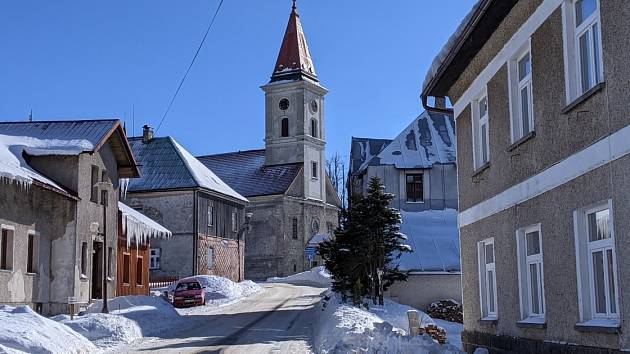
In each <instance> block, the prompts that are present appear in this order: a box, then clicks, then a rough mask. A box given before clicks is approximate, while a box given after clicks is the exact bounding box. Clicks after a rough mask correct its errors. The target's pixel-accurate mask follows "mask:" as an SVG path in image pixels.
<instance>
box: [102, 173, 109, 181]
mask: <svg viewBox="0 0 630 354" xmlns="http://www.w3.org/2000/svg"><path fill="white" fill-rule="evenodd" d="M107 178H108V177H107V170H103V171H101V182H107Z"/></svg>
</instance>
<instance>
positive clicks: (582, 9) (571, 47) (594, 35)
mask: <svg viewBox="0 0 630 354" xmlns="http://www.w3.org/2000/svg"><path fill="white" fill-rule="evenodd" d="M563 13H564V26H565V61H566V62H567V64H568V65H567V66H566V71H567V72H566V75H567V87H568V88H569V90H567V99H568V101H569V102H570V101H572V100H574V99H576V98H577V97H579V96H580V95H582V94H584V93H585V92H586V91H588V90H590V89H591V88H593V87H594V86H595V85H597V84H598V83H600V82H602V81H603V77H604V75H603V71H604V70H603V65H602V60H601V56H602V44H601V28H600V27H601V25H600V14H599V1H598V0H567V1H566V2H565V4H564V6H563Z"/></svg>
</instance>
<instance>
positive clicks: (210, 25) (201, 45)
mask: <svg viewBox="0 0 630 354" xmlns="http://www.w3.org/2000/svg"><path fill="white" fill-rule="evenodd" d="M222 5H223V0H221V1H220V2H219V6H217V9H216V11H215V12H214V15H213V16H212V20H211V21H210V24H209V25H208V28H207V29H206V33H205V34H204V35H203V38H202V39H201V43H199V47H198V48H197V51H196V52H195V56H194V57H193V58H192V60H191V61H190V64H189V65H188V69H186V73H185V74H184V77H182V81H180V82H179V86H177V90H175V94H174V95H173V97H172V98H171V101H170V102H169V104H168V107H167V108H166V111H165V112H164V115H163V116H162V119H161V120H160V124H158V126H157V128H156V129H155V133H156V134H157V132H158V131H159V130H160V127H161V126H162V123H164V119H165V118H166V115H167V114H168V112H169V111H170V110H171V107H172V106H173V102H175V98H177V94H178V93H179V90H180V89H181V88H182V85H184V81H186V77H188V73H189V72H190V68H192V66H193V64H194V63H195V60H197V56H198V55H199V52H200V51H201V48H202V47H203V43H204V42H205V41H206V37H208V33H210V29H211V28H212V25H213V24H214V21H215V20H216V18H217V15H218V14H219V10H221V6H222Z"/></svg>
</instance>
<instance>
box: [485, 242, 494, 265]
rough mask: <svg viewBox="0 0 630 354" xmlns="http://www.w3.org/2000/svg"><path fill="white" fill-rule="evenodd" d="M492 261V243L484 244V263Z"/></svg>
mask: <svg viewBox="0 0 630 354" xmlns="http://www.w3.org/2000/svg"><path fill="white" fill-rule="evenodd" d="M491 263H494V244H492V243H491V244H487V245H486V264H491Z"/></svg>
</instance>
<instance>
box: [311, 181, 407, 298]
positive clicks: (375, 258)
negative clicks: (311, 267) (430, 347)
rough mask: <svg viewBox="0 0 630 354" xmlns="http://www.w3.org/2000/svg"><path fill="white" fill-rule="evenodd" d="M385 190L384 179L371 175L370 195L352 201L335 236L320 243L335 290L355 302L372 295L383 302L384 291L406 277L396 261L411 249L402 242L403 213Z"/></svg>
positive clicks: (321, 252)
mask: <svg viewBox="0 0 630 354" xmlns="http://www.w3.org/2000/svg"><path fill="white" fill-rule="evenodd" d="M383 190H384V187H383V185H382V183H381V181H380V180H379V179H378V178H376V177H374V178H372V179H371V180H370V185H369V188H368V195H367V196H366V197H361V196H358V197H356V198H354V199H353V200H352V203H351V204H350V208H349V209H348V211H347V212H346V213H344V215H343V218H342V219H343V222H342V224H341V227H340V228H339V229H338V230H337V232H335V238H334V239H333V240H331V241H328V242H325V243H324V244H323V245H321V246H320V254H321V255H322V258H323V259H324V264H325V265H326V268H328V270H329V271H330V273H331V276H332V279H333V285H332V289H333V291H335V292H338V293H340V294H341V295H342V297H343V299H344V300H345V299H348V298H351V299H352V300H353V302H354V303H355V304H360V303H361V302H362V301H363V298H364V297H369V298H371V299H372V301H373V303H374V304H377V303H378V304H380V305H383V292H384V291H386V290H387V289H388V288H389V287H390V286H391V285H392V284H393V283H394V282H396V281H400V280H406V279H407V277H406V275H405V274H404V273H402V272H400V271H399V270H398V265H397V264H396V263H397V262H395V261H396V260H397V259H398V258H400V256H401V254H402V253H403V252H409V251H410V250H409V247H408V246H406V245H404V244H402V241H403V240H404V236H403V235H402V234H401V233H400V229H399V226H398V225H399V223H400V221H401V220H400V213H399V212H398V211H397V210H395V209H392V208H390V207H389V204H390V202H391V201H392V199H393V198H394V196H393V195H391V194H387V193H384V191H383Z"/></svg>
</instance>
